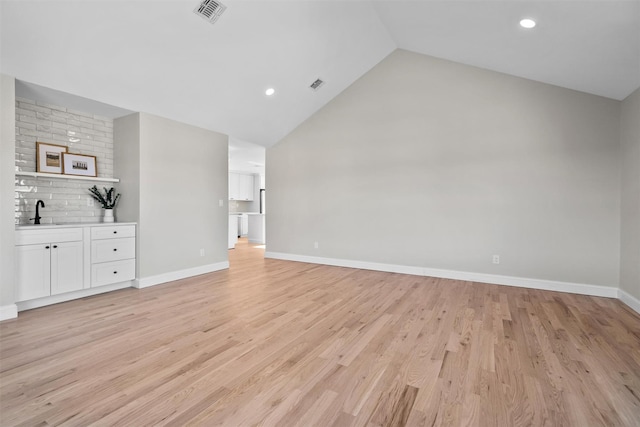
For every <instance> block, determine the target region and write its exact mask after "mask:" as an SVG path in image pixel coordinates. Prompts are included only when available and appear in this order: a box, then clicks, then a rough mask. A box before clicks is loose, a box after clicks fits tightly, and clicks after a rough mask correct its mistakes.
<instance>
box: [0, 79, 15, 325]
mask: <svg viewBox="0 0 640 427" xmlns="http://www.w3.org/2000/svg"><path fill="white" fill-rule="evenodd" d="M15 104H16V92H15V79H14V78H13V77H10V76H7V75H5V74H0V320H3V319H5V318H11V317H15V316H16V314H17V308H16V307H15V304H14V303H15V292H14V272H13V263H14V242H15V240H14V234H15V227H14V222H13V212H14V206H13V203H14V202H13V194H14V182H15V174H14V171H15V165H14V158H15V135H16V115H15V114H16V109H15Z"/></svg>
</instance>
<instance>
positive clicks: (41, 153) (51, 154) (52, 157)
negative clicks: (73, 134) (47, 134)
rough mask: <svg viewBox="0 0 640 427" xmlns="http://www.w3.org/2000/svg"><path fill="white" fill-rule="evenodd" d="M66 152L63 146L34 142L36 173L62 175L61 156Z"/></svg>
mask: <svg viewBox="0 0 640 427" xmlns="http://www.w3.org/2000/svg"><path fill="white" fill-rule="evenodd" d="M66 152H67V147H65V146H64V145H55V144H48V143H46V142H36V172H46V173H62V154H64V153H66Z"/></svg>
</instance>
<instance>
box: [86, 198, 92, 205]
mask: <svg viewBox="0 0 640 427" xmlns="http://www.w3.org/2000/svg"><path fill="white" fill-rule="evenodd" d="M87 206H93V199H92V198H91V197H89V198H88V199H87Z"/></svg>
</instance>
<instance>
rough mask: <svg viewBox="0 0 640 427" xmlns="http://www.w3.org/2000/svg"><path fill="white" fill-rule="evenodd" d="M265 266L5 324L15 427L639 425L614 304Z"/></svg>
mask: <svg viewBox="0 0 640 427" xmlns="http://www.w3.org/2000/svg"><path fill="white" fill-rule="evenodd" d="M262 255H263V251H262V250H261V249H259V248H255V247H252V246H250V245H248V244H247V243H246V242H244V241H241V242H240V243H239V245H238V249H236V250H234V251H231V253H230V261H231V266H232V268H231V269H230V270H229V271H223V272H217V273H213V274H209V275H204V276H199V277H196V278H191V279H187V280H182V281H179V282H174V283H171V284H166V285H160V286H156V287H153V288H148V289H143V290H135V289H127V290H122V291H118V292H113V293H110V294H106V295H102V296H96V297H91V298H86V299H84V300H77V301H72V302H68V303H64V304H58V305H55V306H49V307H45V308H41V309H37V310H31V311H28V312H23V313H20V316H19V318H18V319H17V320H10V321H6V322H3V323H2V324H1V325H0V332H1V334H2V335H1V341H0V343H1V345H2V347H1V351H0V371H1V373H0V380H1V385H0V399H1V401H0V410H1V411H2V414H1V415H0V424H1V425H2V426H15V425H28V426H45V425H73V426H87V425H99V426H136V427H138V426H146V425H171V426H184V425H200V426H214V425H228V426H251V425H265V426H293V425H298V426H314V425H317V426H331V425H334V426H400V425H412V426H413V425H416V426H418V425H428V426H431V425H454V426H456V425H483V426H520V425H523V426H524V425H534V426H542V425H549V426H561V425H573V426H591V425H606V426H612V425H627V426H637V425H640V316H638V315H637V314H635V313H634V312H633V311H631V310H630V309H629V308H627V307H626V306H625V305H623V304H622V303H620V302H618V301H616V300H612V299H607V298H595V297H587V296H579V295H570V294H563V293H555V292H546V291H536V290H527V289H521V288H511V287H505V286H496V285H486V284H478V283H468V282H462V281H454V280H443V279H434V278H424V277H416V276H406V275H401V274H391V273H380V272H372V271H364V270H354V269H347V268H337V267H328V266H319V265H312V264H303V263H294V262H287V261H278V260H264V259H263V258H262Z"/></svg>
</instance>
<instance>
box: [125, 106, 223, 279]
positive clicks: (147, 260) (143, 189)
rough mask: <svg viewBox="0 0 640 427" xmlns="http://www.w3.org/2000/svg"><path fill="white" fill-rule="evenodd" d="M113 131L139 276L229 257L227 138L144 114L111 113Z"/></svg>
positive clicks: (219, 260)
mask: <svg viewBox="0 0 640 427" xmlns="http://www.w3.org/2000/svg"><path fill="white" fill-rule="evenodd" d="M114 136H115V159H116V162H115V172H116V175H118V176H120V179H121V187H122V193H123V196H122V199H121V202H120V203H121V204H120V205H119V209H118V212H117V214H118V220H119V221H136V222H138V256H139V258H138V270H139V278H140V280H141V281H142V282H144V281H145V279H147V278H151V277H156V276H162V275H166V274H172V273H175V272H180V271H186V270H191V269H199V268H205V269H206V267H207V266H211V265H214V264H218V263H224V262H227V261H228V251H227V230H228V228H227V221H228V205H227V198H228V196H227V192H228V184H227V180H228V172H227V159H228V154H227V136H226V135H223V134H219V133H216V132H212V131H208V130H205V129H201V128H197V127H194V126H190V125H186V124H183V123H179V122H175V121H172V120H168V119H164V118H161V117H157V116H153V115H150V114H145V113H139V114H133V115H131V116H126V117H124V118H120V119H116V120H115V123H114ZM219 200H223V203H224V205H223V206H222V207H221V206H219V203H218V201H219ZM200 249H204V251H205V255H204V256H200Z"/></svg>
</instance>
